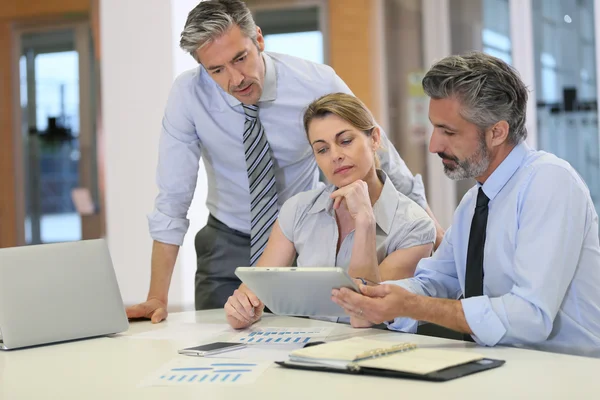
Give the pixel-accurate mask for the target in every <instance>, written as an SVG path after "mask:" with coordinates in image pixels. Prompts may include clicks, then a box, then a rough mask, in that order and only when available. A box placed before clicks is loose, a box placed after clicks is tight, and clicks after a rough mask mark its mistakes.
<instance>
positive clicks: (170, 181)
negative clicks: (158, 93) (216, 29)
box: [148, 75, 201, 246]
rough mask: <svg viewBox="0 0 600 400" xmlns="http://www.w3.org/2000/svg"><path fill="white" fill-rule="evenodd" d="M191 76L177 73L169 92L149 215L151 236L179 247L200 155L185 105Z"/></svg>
mask: <svg viewBox="0 0 600 400" xmlns="http://www.w3.org/2000/svg"><path fill="white" fill-rule="evenodd" d="M194 76H195V75H194ZM190 79H192V78H191V77H190V76H189V75H182V76H180V77H179V78H178V79H177V80H176V81H175V82H174V84H173V87H172V88H171V92H170V94H169V99H168V101H167V105H166V109H165V113H164V117H163V122H162V131H161V135H160V141H159V149H158V152H159V153H158V168H157V171H156V184H157V185H158V190H159V193H158V196H157V197H156V200H155V204H154V211H153V212H152V213H151V214H149V215H148V225H149V229H150V236H152V239H154V240H156V241H159V242H162V243H167V244H174V245H179V246H181V245H182V244H183V238H184V236H185V234H186V232H187V230H188V227H189V220H188V219H187V212H188V209H189V207H190V204H191V202H192V198H193V196H194V190H195V189H196V181H197V178H198V164H199V162H200V154H201V148H200V139H199V138H198V135H197V133H196V126H195V124H194V122H193V119H192V118H191V115H190V113H189V112H188V108H187V107H186V103H187V101H186V99H187V98H188V97H189V96H190V92H189V90H191V85H190Z"/></svg>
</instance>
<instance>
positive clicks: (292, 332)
mask: <svg viewBox="0 0 600 400" xmlns="http://www.w3.org/2000/svg"><path fill="white" fill-rule="evenodd" d="M332 330H333V328H251V329H246V330H245V331H243V332H242V333H240V334H238V335H236V336H234V337H233V339H232V341H234V342H242V343H248V344H267V345H276V344H291V343H304V344H305V343H308V342H313V341H316V340H320V339H324V338H326V337H327V336H329V334H331V332H332Z"/></svg>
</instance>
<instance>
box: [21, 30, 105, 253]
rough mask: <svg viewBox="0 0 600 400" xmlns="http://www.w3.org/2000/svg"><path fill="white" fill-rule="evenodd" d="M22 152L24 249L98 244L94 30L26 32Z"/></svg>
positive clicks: (22, 85)
mask: <svg viewBox="0 0 600 400" xmlns="http://www.w3.org/2000/svg"><path fill="white" fill-rule="evenodd" d="M17 37H18V43H19V49H20V58H19V72H20V105H21V108H20V109H21V129H20V133H21V149H22V154H23V157H22V159H23V163H22V166H21V167H22V168H23V171H22V172H23V173H22V174H19V175H20V176H22V177H23V178H22V182H19V185H18V187H20V189H21V191H22V193H21V196H20V198H22V199H23V200H24V207H23V208H24V214H25V215H24V216H23V222H22V223H23V224H24V238H23V242H24V243H25V244H40V243H55V242H66V241H76V240H81V239H88V238H93V237H94V235H89V234H86V232H90V231H92V232H93V231H94V227H93V226H89V225H97V224H98V220H97V219H90V218H86V216H89V215H95V214H97V207H96V206H95V204H97V201H96V199H97V193H98V191H97V173H96V157H95V154H96V151H95V149H96V146H95V134H94V121H93V113H92V112H91V110H92V109H93V104H92V99H93V96H92V93H91V92H92V90H91V89H92V88H93V87H94V85H93V83H92V82H91V80H92V75H93V74H92V73H91V70H92V60H93V56H92V51H91V35H90V30H89V26H88V25H87V23H77V24H72V25H63V26H58V27H47V28H37V27H36V28H35V29H22V30H19V31H18V32H17Z"/></svg>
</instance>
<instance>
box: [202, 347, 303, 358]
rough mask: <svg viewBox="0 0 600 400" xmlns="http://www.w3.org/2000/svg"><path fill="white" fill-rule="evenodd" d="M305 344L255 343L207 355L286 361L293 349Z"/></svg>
mask: <svg viewBox="0 0 600 400" xmlns="http://www.w3.org/2000/svg"><path fill="white" fill-rule="evenodd" d="M303 346H304V343H292V344H281V345H277V346H274V345H271V344H268V343H267V344H254V345H252V346H246V347H244V348H243V349H239V350H235V351H228V352H226V353H219V354H215V355H212V356H207V357H210V358H229V359H238V360H256V361H284V360H287V358H288V357H289V355H290V353H291V352H292V351H294V350H298V349H301V348H302V347H303Z"/></svg>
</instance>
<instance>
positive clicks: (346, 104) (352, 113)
mask: <svg viewBox="0 0 600 400" xmlns="http://www.w3.org/2000/svg"><path fill="white" fill-rule="evenodd" d="M328 115H335V116H337V117H339V118H341V119H343V120H344V121H346V122H347V123H349V124H350V125H352V126H353V127H354V128H356V129H358V130H360V131H363V132H364V134H365V135H367V136H368V137H371V135H372V134H373V130H374V129H375V128H377V123H376V122H375V118H373V114H371V111H369V109H368V108H367V106H366V105H365V104H364V103H363V102H362V101H360V99H358V98H357V97H355V96H352V95H350V94H346V93H331V94H326V95H325V96H321V97H319V98H318V99H316V100H315V101H313V102H312V103H310V104H309V105H308V107H307V108H306V111H305V112H304V130H305V132H306V137H307V138H308V126H309V125H310V123H311V122H312V121H313V120H315V119H317V118H324V117H326V116H328ZM373 157H374V161H375V168H380V167H381V161H380V160H379V156H378V155H377V153H373Z"/></svg>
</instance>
